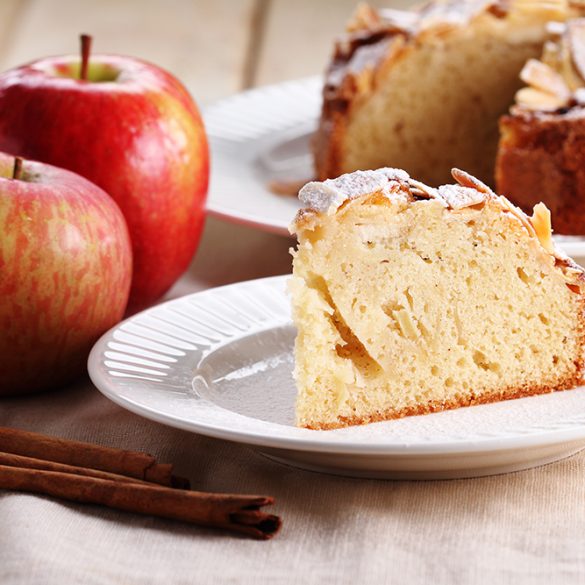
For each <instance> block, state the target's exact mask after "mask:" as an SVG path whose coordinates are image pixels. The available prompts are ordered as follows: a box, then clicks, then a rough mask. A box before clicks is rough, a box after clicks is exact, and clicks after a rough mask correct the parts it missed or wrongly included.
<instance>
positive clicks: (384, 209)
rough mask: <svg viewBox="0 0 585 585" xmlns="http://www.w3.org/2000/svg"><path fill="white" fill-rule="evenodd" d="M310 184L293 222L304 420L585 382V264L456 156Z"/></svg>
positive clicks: (362, 415) (445, 405)
mask: <svg viewBox="0 0 585 585" xmlns="http://www.w3.org/2000/svg"><path fill="white" fill-rule="evenodd" d="M453 176H454V178H455V179H456V181H457V184H456V185H443V186H441V187H438V188H436V189H435V188H431V187H428V186H426V185H424V184H422V183H420V182H418V181H415V180H413V179H411V178H410V177H409V175H408V174H407V173H406V172H404V171H401V170H396V169H388V168H386V169H379V170H377V171H357V172H354V173H351V174H347V175H343V176H341V177H339V178H337V179H334V180H327V181H324V182H312V183H308V184H307V185H306V186H305V187H303V189H301V191H300V194H299V197H300V199H301V201H302V203H303V204H304V206H305V207H304V209H302V210H301V211H300V212H299V214H298V215H297V217H296V219H295V221H294V223H293V226H292V228H291V229H292V231H294V232H295V233H296V234H297V236H298V239H299V244H298V248H297V250H296V251H294V253H293V255H294V270H293V278H292V281H291V285H290V288H291V292H292V301H293V314H294V321H295V323H296V326H297V329H298V336H297V339H296V347H295V359H296V365H295V379H296V383H297V386H298V398H297V424H298V425H299V426H302V427H307V428H312V429H331V428H336V427H343V426H347V425H353V424H363V423H368V422H373V421H380V420H386V419H392V418H398V417H402V416H408V415H415V414H423V413H428V412H433V411H439V410H445V409H450V408H457V407H460V406H468V405H472V404H478V403H484V402H493V401H498V400H505V399H510V398H517V397H521V396H529V395H532V394H541V393H545V392H551V391H554V390H563V389H567V388H573V387H575V386H577V385H578V384H579V383H580V382H581V379H582V375H583V368H584V360H583V348H584V343H585V295H584V292H585V274H584V271H583V269H581V268H580V267H579V266H577V265H576V264H575V263H574V262H573V261H572V260H570V259H569V258H567V257H566V256H565V255H564V254H563V253H562V252H560V251H559V250H558V249H557V248H556V247H555V245H554V243H553V241H552V239H551V227H550V214H549V212H548V210H547V208H546V207H545V206H544V205H542V204H539V205H537V206H536V207H535V208H534V214H533V215H532V217H528V216H527V215H525V214H524V213H523V212H522V211H521V210H520V209H518V208H517V207H515V206H513V205H512V204H511V203H510V202H509V201H508V200H507V199H506V198H505V197H502V196H497V195H496V194H494V193H493V192H492V191H491V190H490V189H489V188H488V187H487V186H486V185H484V184H483V183H481V182H480V181H478V180H477V179H475V178H474V177H472V176H471V175H468V174H467V173H465V172H463V171H459V170H456V169H455V170H453Z"/></svg>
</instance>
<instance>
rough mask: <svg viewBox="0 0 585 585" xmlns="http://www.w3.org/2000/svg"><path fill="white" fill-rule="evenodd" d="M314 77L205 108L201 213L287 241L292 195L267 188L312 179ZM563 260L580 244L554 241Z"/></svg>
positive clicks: (581, 250)
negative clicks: (206, 158) (207, 171)
mask: <svg viewBox="0 0 585 585" xmlns="http://www.w3.org/2000/svg"><path fill="white" fill-rule="evenodd" d="M321 86H322V78H321V77H309V78H307V79H301V80H298V81H288V82H285V83H280V84H278V85H270V86H267V87H261V88H258V89H253V90H250V91H246V92H243V93H240V94H237V95H234V96H232V97H229V98H227V99H224V100H222V101H220V102H218V103H216V104H214V105H212V106H210V107H208V108H207V109H206V110H205V115H204V117H205V126H206V129H207V133H208V135H209V141H210V146H211V154H212V164H211V183H210V190H209V201H208V203H207V209H208V210H209V212H210V213H212V214H213V215H216V216H218V217H221V218H223V219H227V220H229V221H233V222H236V223H242V224H247V225H251V226H254V227H258V228H260V229H264V230H267V231H271V232H275V233H279V234H284V235H288V226H289V224H290V223H291V221H292V219H293V217H294V215H295V213H296V211H297V209H298V207H299V206H298V202H297V199H296V197H292V196H283V195H275V194H274V193H272V192H270V191H269V190H268V187H267V186H268V184H269V183H270V182H271V181H273V180H284V181H289V180H297V179H298V180H308V179H310V178H311V177H312V176H313V158H312V156H311V153H310V140H311V136H312V134H313V132H314V131H315V128H316V126H317V119H318V117H319V111H320V108H321ZM558 242H559V244H561V246H562V247H563V249H564V250H565V252H566V253H567V254H569V256H573V257H577V258H582V259H584V260H585V238H582V237H559V239H558Z"/></svg>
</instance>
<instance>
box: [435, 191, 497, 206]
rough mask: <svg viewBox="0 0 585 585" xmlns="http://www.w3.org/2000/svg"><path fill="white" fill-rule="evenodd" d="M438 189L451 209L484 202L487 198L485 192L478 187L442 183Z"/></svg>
mask: <svg viewBox="0 0 585 585" xmlns="http://www.w3.org/2000/svg"><path fill="white" fill-rule="evenodd" d="M437 191H438V192H439V195H440V196H441V197H442V198H443V199H444V200H445V201H446V202H447V204H448V205H449V207H450V208H451V209H462V208H463V207H470V206H471V205H477V204H478V203H483V202H484V201H485V199H486V196H485V194H484V193H481V192H480V191H478V190H477V189H473V188H472V187H462V186H461V185H441V186H440V187H439V188H438V189H437Z"/></svg>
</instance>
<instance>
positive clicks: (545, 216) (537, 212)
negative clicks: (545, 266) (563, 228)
mask: <svg viewBox="0 0 585 585" xmlns="http://www.w3.org/2000/svg"><path fill="white" fill-rule="evenodd" d="M530 222H531V223H532V225H533V226H534V231H535V232H536V236H537V237H538V240H539V241H540V245H541V246H542V247H543V248H544V249H545V250H546V251H547V252H548V253H549V254H554V253H555V247H554V244H553V241H552V227H551V222H550V211H549V209H548V207H547V206H546V205H545V204H544V203H538V204H537V205H535V206H534V208H533V212H532V217H531V218H530Z"/></svg>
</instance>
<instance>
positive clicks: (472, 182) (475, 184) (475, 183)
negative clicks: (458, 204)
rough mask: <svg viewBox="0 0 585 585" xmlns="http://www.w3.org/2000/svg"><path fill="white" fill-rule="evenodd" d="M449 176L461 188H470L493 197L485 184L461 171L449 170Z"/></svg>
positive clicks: (492, 193)
mask: <svg viewBox="0 0 585 585" xmlns="http://www.w3.org/2000/svg"><path fill="white" fill-rule="evenodd" d="M451 175H452V176H453V178H454V179H455V180H456V181H457V182H458V183H459V184H460V185H461V186H463V187H471V188H472V189H476V190H477V191H479V192H480V193H485V194H486V195H493V196H495V193H494V192H493V191H492V190H491V189H490V188H489V187H488V186H487V185H486V184H485V183H482V182H481V181H480V180H479V179H476V178H475V177H474V176H473V175H470V174H469V173H466V172H465V171H462V170H461V169H451Z"/></svg>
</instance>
